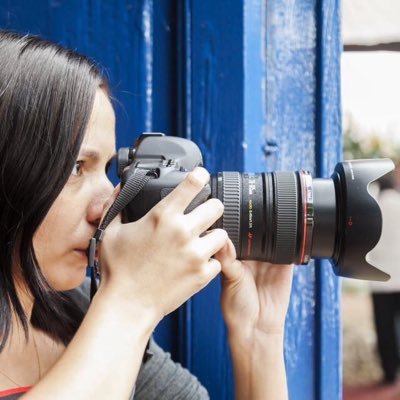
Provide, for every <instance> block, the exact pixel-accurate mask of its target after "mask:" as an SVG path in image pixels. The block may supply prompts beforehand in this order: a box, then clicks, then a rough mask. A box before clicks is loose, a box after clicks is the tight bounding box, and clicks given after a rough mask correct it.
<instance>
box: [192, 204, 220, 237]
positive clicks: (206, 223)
mask: <svg viewBox="0 0 400 400" xmlns="http://www.w3.org/2000/svg"><path fill="white" fill-rule="evenodd" d="M223 213H224V205H223V204H222V203H221V201H220V200H218V199H210V200H207V201H206V202H205V203H203V204H200V205H199V206H198V207H196V208H195V209H194V210H193V211H192V212H190V213H189V214H187V215H186V217H185V218H186V221H187V224H188V225H189V229H191V230H192V232H193V233H194V234H195V235H196V236H198V235H200V234H201V233H203V232H205V231H206V230H207V229H208V228H209V227H210V226H211V225H213V224H214V223H215V221H217V220H218V219H219V218H221V216H222V214H223Z"/></svg>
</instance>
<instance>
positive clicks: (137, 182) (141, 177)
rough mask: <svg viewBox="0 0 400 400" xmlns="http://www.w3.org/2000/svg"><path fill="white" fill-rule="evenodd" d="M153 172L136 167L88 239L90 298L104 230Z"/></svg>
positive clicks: (92, 292) (96, 276) (95, 285)
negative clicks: (97, 252) (98, 248)
mask: <svg viewBox="0 0 400 400" xmlns="http://www.w3.org/2000/svg"><path fill="white" fill-rule="evenodd" d="M152 175H153V173H152V172H151V171H148V170H143V169H138V168H136V169H135V171H134V172H133V174H132V175H131V176H130V177H129V178H128V180H127V181H126V183H125V184H124V186H123V187H122V189H121V191H120V192H119V194H118V196H117V198H116V199H115V201H114V203H113V204H112V205H111V207H110V208H109V209H108V211H107V213H106V215H105V216H104V218H103V220H102V221H101V223H100V225H99V227H98V228H97V230H96V233H95V234H94V236H93V237H92V238H91V239H90V241H89V248H88V266H89V268H90V277H91V282H90V300H92V299H93V296H94V295H95V294H96V292H97V279H99V278H100V271H99V265H98V260H97V258H96V249H97V246H98V244H99V242H101V241H102V239H103V237H104V231H105V229H106V228H107V226H108V225H109V223H110V222H111V221H112V220H113V219H114V218H115V217H116V216H117V215H118V214H119V213H120V212H121V211H122V210H123V209H124V208H125V207H126V206H127V205H128V203H129V202H130V201H131V200H132V199H134V198H135V197H136V196H137V194H138V193H139V192H140V191H141V190H142V189H143V187H144V185H145V184H146V183H147V182H148V181H149V180H150V179H151V178H152Z"/></svg>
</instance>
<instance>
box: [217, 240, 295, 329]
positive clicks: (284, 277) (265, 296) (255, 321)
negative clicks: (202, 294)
mask: <svg viewBox="0 0 400 400" xmlns="http://www.w3.org/2000/svg"><path fill="white" fill-rule="evenodd" d="M215 258H216V259H218V260H219V261H220V262H221V266H222V273H223V277H222V285H223V291H222V298H221V303H222V310H223V313H224V317H225V321H226V324H227V326H228V328H229V330H230V332H232V331H234V332H235V331H238V332H241V333H243V334H246V335H250V334H251V333H252V331H253V330H258V331H260V332H264V333H265V334H271V333H274V334H283V332H284V325H285V318H286V312H287V308H288V304H289V299H290V291H291V286H292V275H293V266H291V265H274V264H270V263H267V262H261V261H239V260H236V252H235V248H234V247H233V244H232V242H231V241H229V242H228V243H227V244H226V245H225V247H224V248H223V249H222V250H221V251H220V252H219V253H218V254H217V255H216V257H215Z"/></svg>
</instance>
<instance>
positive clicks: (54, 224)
mask: <svg viewBox="0 0 400 400" xmlns="http://www.w3.org/2000/svg"><path fill="white" fill-rule="evenodd" d="M63 200H64V197H61V198H60V197H59V198H58V199H57V200H56V201H55V203H54V204H53V206H52V207H51V208H50V210H49V212H48V213H47V215H46V217H45V219H44V220H43V222H42V224H41V225H40V226H39V228H38V229H37V231H36V232H35V235H34V237H33V247H34V250H35V254H36V258H37V261H38V263H39V266H40V269H41V271H42V273H43V275H44V276H45V277H46V279H47V280H48V282H49V284H50V285H51V286H52V287H54V288H55V289H56V288H57V287H59V286H60V284H61V286H63V285H62V280H63V276H65V275H66V274H65V273H64V272H63V270H64V269H67V268H68V266H69V265H70V264H71V260H70V259H69V258H70V253H71V246H72V245H71V243H72V242H73V240H74V233H75V234H76V232H77V231H78V225H79V222H80V220H81V216H80V214H79V215H78V212H79V210H78V209H77V208H76V207H71V205H72V204H68V203H66V202H65V201H63ZM68 205H69V207H68ZM72 261H74V259H72ZM62 289H63V290H64V288H62Z"/></svg>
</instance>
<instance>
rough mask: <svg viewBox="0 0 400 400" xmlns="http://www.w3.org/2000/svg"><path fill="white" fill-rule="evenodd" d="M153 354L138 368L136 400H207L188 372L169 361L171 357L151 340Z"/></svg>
mask: <svg viewBox="0 0 400 400" xmlns="http://www.w3.org/2000/svg"><path fill="white" fill-rule="evenodd" d="M150 351H151V352H152V353H153V356H152V358H150V359H149V360H148V361H147V362H146V363H145V364H144V365H143V366H142V368H141V370H140V372H139V375H138V379H137V381H136V391H135V399H138V400H140V399H146V400H149V399H161V398H162V399H164V400H179V399H181V400H184V399H191V400H206V399H209V396H208V393H207V390H206V389H205V388H204V387H203V386H202V385H201V384H200V382H199V381H198V379H197V378H196V377H195V376H194V375H192V374H191V373H190V372H189V370H187V369H186V368H183V367H182V366H181V365H180V364H179V363H175V362H174V361H173V360H172V359H171V355H170V354H169V353H167V352H165V351H164V350H163V349H161V347H159V346H158V345H157V344H156V343H155V342H154V340H153V339H151V341H150Z"/></svg>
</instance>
